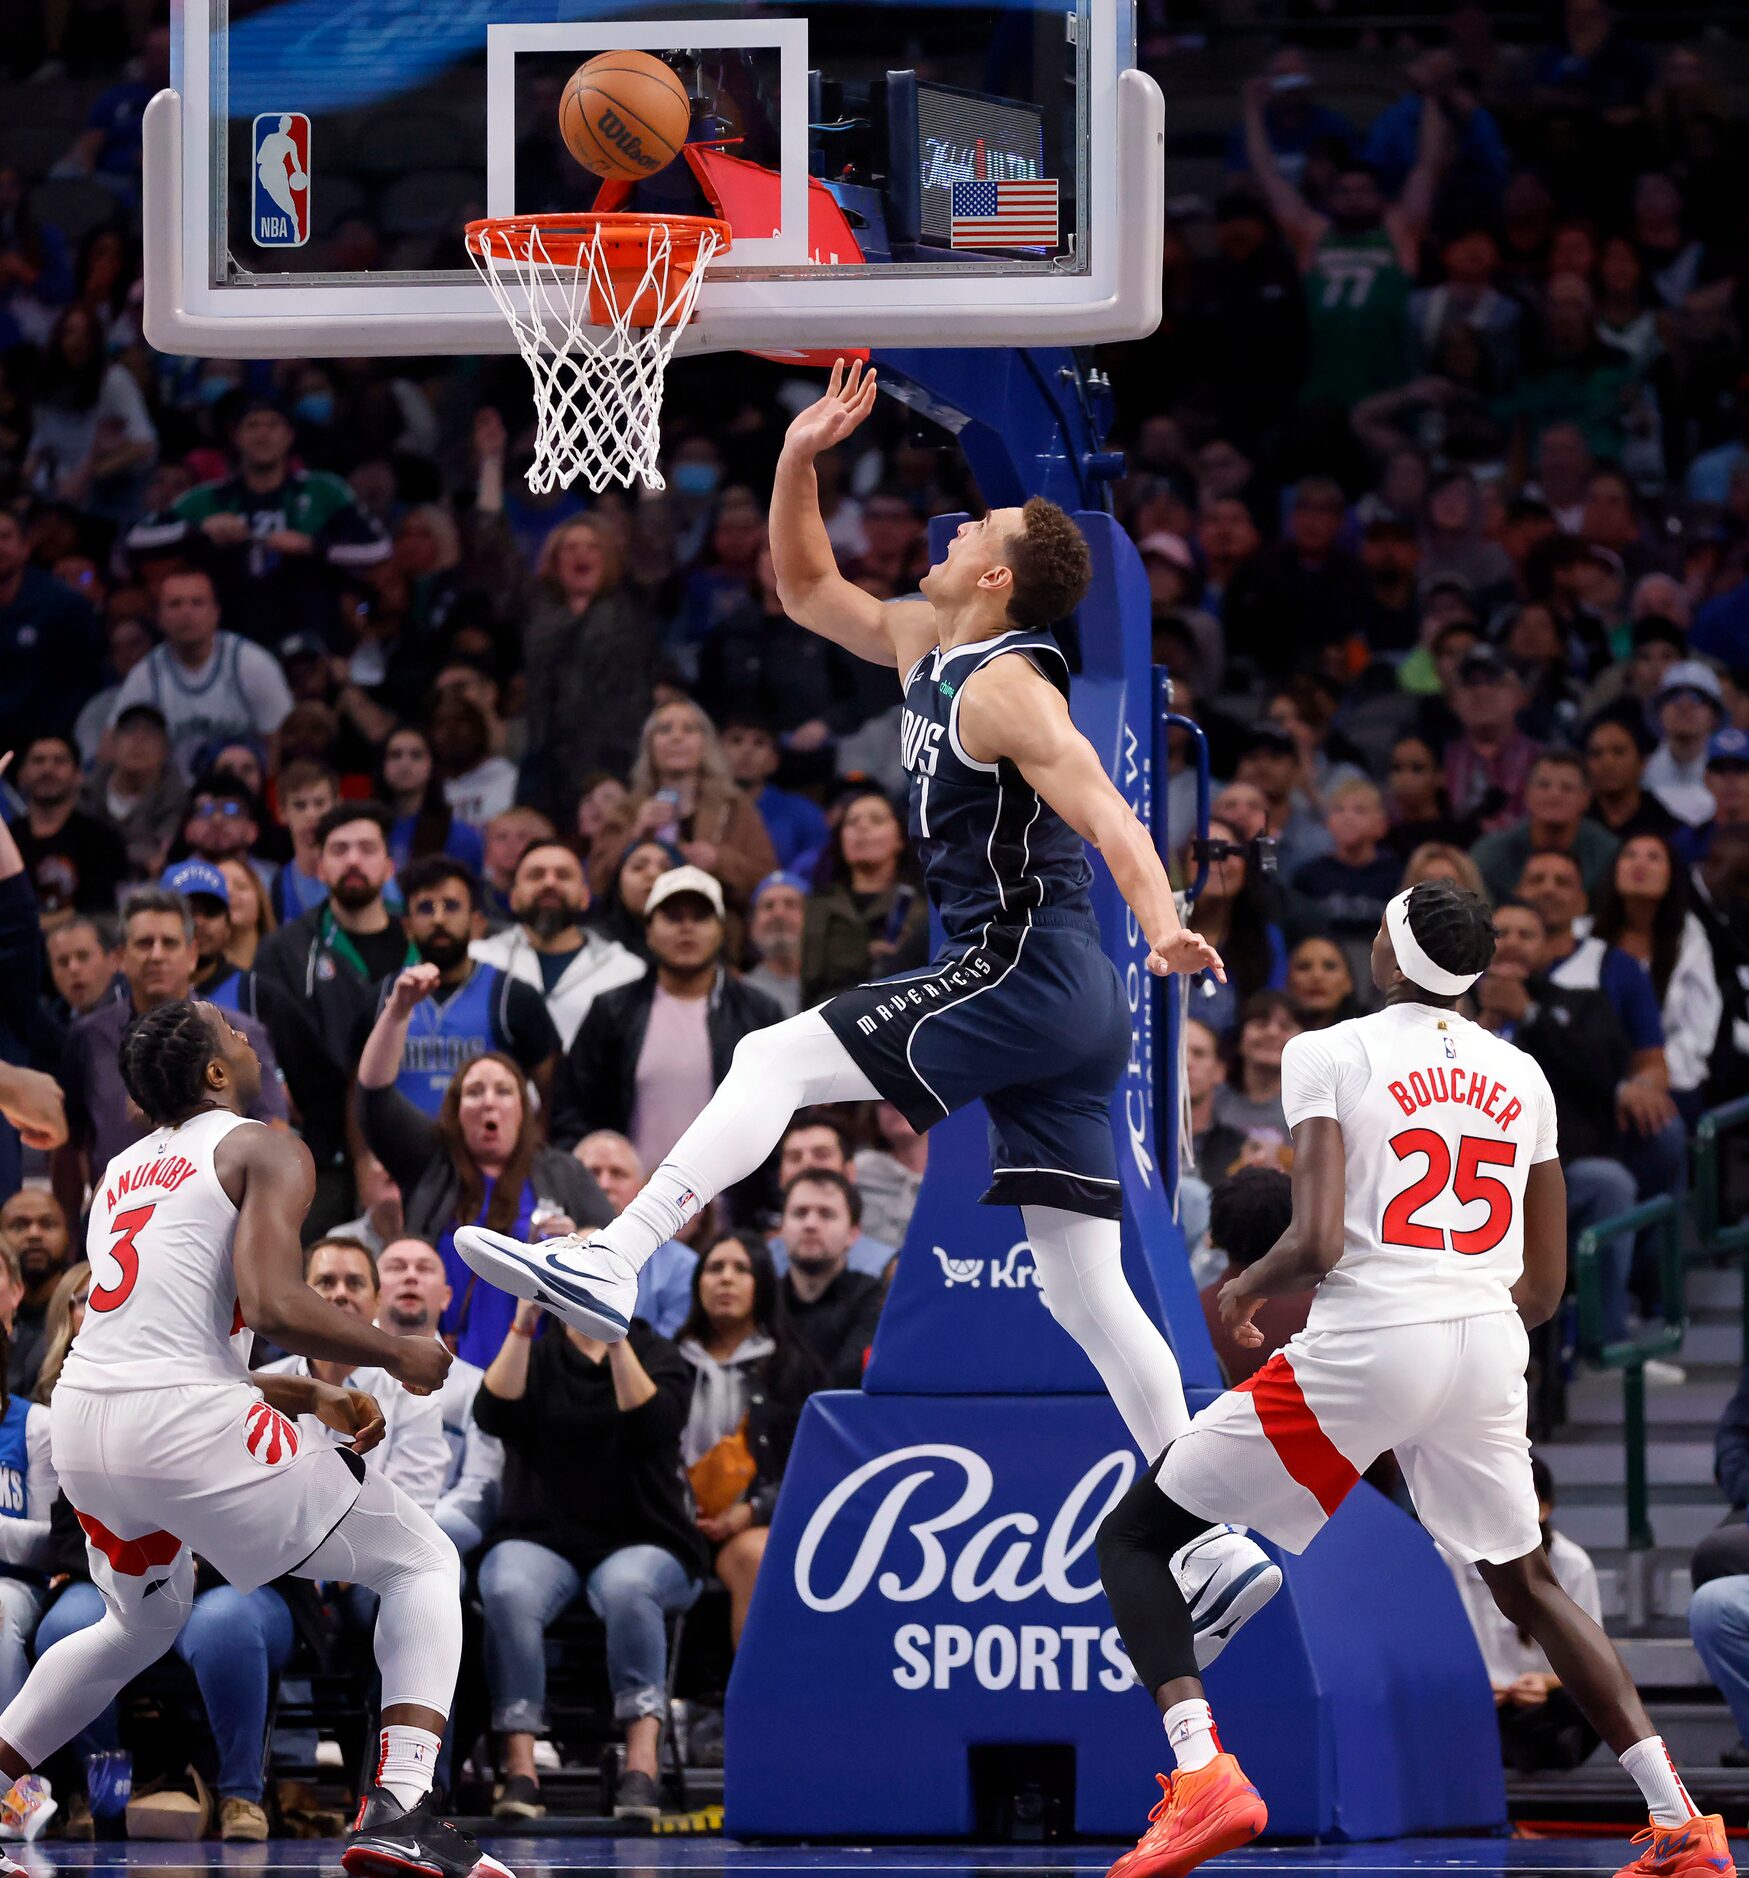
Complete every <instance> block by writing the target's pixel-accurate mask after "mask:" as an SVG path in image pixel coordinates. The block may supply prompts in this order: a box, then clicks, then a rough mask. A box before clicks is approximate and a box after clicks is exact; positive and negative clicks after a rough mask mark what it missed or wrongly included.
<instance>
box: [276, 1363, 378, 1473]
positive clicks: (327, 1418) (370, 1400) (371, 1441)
mask: <svg viewBox="0 0 1749 1878" xmlns="http://www.w3.org/2000/svg"><path fill="white" fill-rule="evenodd" d="M254 1380H255V1386H256V1388H257V1389H259V1390H260V1391H261V1396H262V1400H263V1401H264V1402H266V1403H267V1405H268V1406H269V1407H270V1408H276V1409H278V1410H279V1412H280V1413H281V1414H282V1415H314V1416H315V1418H316V1419H317V1421H319V1422H321V1423H322V1425H323V1426H324V1427H326V1428H332V1429H333V1430H334V1432H335V1433H336V1434H337V1435H345V1436H347V1437H348V1440H347V1445H348V1446H349V1447H350V1448H351V1449H352V1451H353V1453H354V1454H368V1453H369V1452H370V1451H371V1449H372V1448H374V1447H375V1446H376V1445H377V1444H378V1443H379V1442H380V1441H381V1440H382V1438H383V1435H384V1432H385V1427H384V1422H383V1412H382V1410H381V1408H380V1407H378V1405H377V1399H376V1397H375V1396H374V1395H371V1394H370V1393H369V1392H368V1391H367V1390H364V1389H346V1388H342V1387H341V1386H340V1385H339V1384H338V1383H332V1382H323V1381H322V1380H321V1379H320V1378H319V1377H316V1376H264V1375H260V1374H257V1375H256V1377H255V1379H254Z"/></svg>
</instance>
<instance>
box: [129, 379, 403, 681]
mask: <svg viewBox="0 0 1749 1878" xmlns="http://www.w3.org/2000/svg"><path fill="white" fill-rule="evenodd" d="M310 395H312V396H316V395H318V394H317V393H315V392H314V391H312V392H311V394H310ZM297 421H298V422H303V421H306V420H304V419H298V420H297ZM231 442H232V446H233V448H234V450H235V452H236V459H237V473H236V475H234V476H226V477H222V478H220V479H219V480H218V481H216V482H210V483H201V484H200V485H199V486H198V487H196V488H194V489H191V490H190V491H189V492H188V494H187V495H185V496H183V497H182V498H181V499H180V500H179V501H177V502H176V503H175V504H174V505H173V506H172V507H171V508H170V509H169V510H168V511H166V512H163V513H161V514H156V515H148V516H147V517H145V519H144V520H143V521H141V522H140V523H138V524H137V526H136V527H135V528H134V529H133V530H132V531H131V532H130V534H129V535H128V538H127V545H128V547H129V549H130V550H133V551H136V552H137V551H139V550H141V549H150V550H153V551H155V552H160V553H162V552H164V551H166V550H167V549H168V550H175V549H186V550H187V551H188V552H191V553H193V552H198V553H200V555H201V556H202V560H203V564H205V565H209V566H210V567H211V568H212V570H213V575H214V579H215V581H216V584H217V586H218V590H219V599H220V603H221V605H222V607H223V609H224V611H225V613H226V614H227V616H228V617H230V618H231V619H233V620H235V621H237V622H238V626H239V630H240V631H242V632H244V633H246V634H247V635H248V636H249V637H250V638H251V639H253V640H255V641H256V642H257V643H258V644H261V645H269V646H272V645H277V644H278V643H279V642H280V640H282V639H284V638H286V637H287V636H288V635H289V634H292V633H298V632H305V633H314V634H316V635H317V637H319V638H321V639H323V640H325V641H329V642H332V641H333V640H334V637H335V632H336V622H337V619H338V607H339V597H340V587H341V583H342V581H343V580H345V579H346V578H348V577H352V578H356V577H357V576H358V574H359V573H360V572H361V571H362V570H364V569H366V568H370V567H375V566H378V565H380V564H381V563H383V562H385V561H387V560H388V558H389V555H390V551H391V550H390V544H389V540H388V537H387V536H386V535H385V534H384V533H383V531H382V529H381V528H380V527H379V526H378V524H377V523H376V522H375V521H374V520H373V519H372V518H371V517H370V516H369V515H368V514H366V513H365V511H364V510H363V509H361V508H360V507H359V506H358V503H357V501H356V500H355V498H354V497H353V494H352V491H351V489H349V488H348V487H347V485H346V483H345V482H344V481H343V480H342V479H341V478H340V477H338V476H332V475H329V474H328V473H327V472H326V471H324V470H305V469H298V468H295V467H294V466H293V463H292V453H293V447H294V445H295V444H296V442H297V430H296V427H295V424H294V420H293V418H291V417H288V416H287V415H286V413H285V411H284V410H282V408H281V407H280V405H279V404H278V403H277V402H276V401H275V400H274V399H272V398H266V397H259V396H253V395H252V396H248V397H245V398H243V399H242V400H240V402H239V403H238V405H237V407H236V409H235V411H234V413H233V415H232V418H231Z"/></svg>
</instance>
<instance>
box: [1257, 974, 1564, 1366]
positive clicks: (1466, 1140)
mask: <svg viewBox="0 0 1749 1878" xmlns="http://www.w3.org/2000/svg"><path fill="white" fill-rule="evenodd" d="M1281 1100H1282V1107H1283V1109H1284V1110H1285V1111H1286V1114H1287V1122H1288V1126H1289V1127H1290V1128H1293V1127H1297V1126H1298V1124H1299V1123H1301V1122H1303V1121H1309V1120H1310V1119H1311V1118H1312V1117H1313V1116H1318V1115H1327V1116H1330V1117H1332V1118H1333V1119H1334V1120H1336V1121H1338V1122H1340V1123H1341V1124H1342V1144H1343V1148H1344V1150H1345V1152H1346V1159H1347V1199H1346V1202H1345V1205H1344V1230H1343V1250H1342V1258H1341V1260H1340V1262H1339V1263H1338V1264H1337V1265H1336V1267H1335V1269H1334V1270H1333V1271H1331V1272H1330V1273H1329V1274H1328V1275H1327V1276H1326V1278H1325V1279H1324V1282H1323V1283H1322V1284H1321V1285H1320V1286H1319V1287H1318V1292H1317V1297H1316V1299H1315V1301H1314V1302H1313V1305H1312V1310H1311V1315H1310V1317H1309V1319H1308V1321H1307V1328H1308V1329H1309V1330H1377V1329H1382V1328H1383V1327H1385V1326H1386V1325H1390V1324H1422V1323H1427V1322H1430V1321H1434V1320H1445V1319H1453V1318H1460V1317H1479V1316H1481V1315H1482V1314H1483V1313H1485V1312H1488V1311H1506V1310H1510V1309H1511V1308H1512V1298H1511V1289H1512V1286H1513V1285H1514V1284H1515V1283H1516V1282H1517V1280H1518V1278H1519V1276H1520V1275H1521V1273H1522V1272H1523V1270H1524V1185H1525V1181H1526V1180H1527V1179H1528V1178H1529V1175H1530V1170H1531V1167H1532V1165H1533V1164H1534V1163H1536V1162H1538V1161H1552V1160H1554V1159H1555V1153H1556V1151H1555V1101H1554V1097H1553V1096H1552V1095H1551V1094H1550V1092H1549V1085H1548V1082H1547V1080H1546V1079H1545V1077H1544V1076H1543V1073H1542V1071H1541V1069H1539V1068H1538V1067H1537V1065H1536V1064H1535V1063H1534V1062H1532V1061H1531V1059H1530V1058H1529V1057H1528V1056H1526V1055H1525V1054H1524V1052H1523V1051H1522V1050H1517V1049H1514V1048H1513V1046H1512V1045H1511V1044H1509V1043H1503V1042H1502V1041H1501V1040H1500V1039H1499V1038H1498V1037H1496V1036H1493V1035H1491V1034H1490V1033H1489V1032H1488V1031H1486V1030H1483V1029H1482V1028H1481V1026H1480V1025H1478V1024H1472V1023H1471V1022H1470V1021H1469V1020H1468V1019H1467V1018H1463V1017H1459V1016H1458V1015H1457V1014H1456V1013H1455V1012H1453V1011H1448V1010H1442V1009H1440V1008H1439V1007H1437V1006H1435V1005H1431V1004H1393V1005H1390V1006H1387V1007H1386V1009H1384V1010H1382V1011H1379V1012H1376V1013H1375V1014H1374V1015H1372V1016H1371V1017H1356V1018H1353V1019H1351V1020H1350V1021H1349V1022H1348V1023H1345V1024H1334V1025H1332V1026H1331V1027H1330V1029H1328V1030H1316V1031H1307V1032H1305V1033H1304V1034H1302V1035H1301V1036H1298V1037H1295V1038H1294V1039H1293V1040H1292V1041H1291V1042H1290V1043H1289V1044H1288V1046H1287V1048H1286V1049H1285V1050H1284V1051H1283V1052H1282V1057H1281Z"/></svg>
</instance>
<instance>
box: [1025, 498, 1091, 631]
mask: <svg viewBox="0 0 1749 1878" xmlns="http://www.w3.org/2000/svg"><path fill="white" fill-rule="evenodd" d="M1007 558H1008V566H1009V568H1010V569H1011V570H1012V572H1013V574H1014V585H1013V588H1012V590H1011V591H1010V593H1009V597H1008V617H1009V618H1010V619H1011V620H1012V621H1013V622H1014V623H1015V625H1016V626H1024V627H1027V628H1029V629H1031V630H1033V631H1037V630H1038V629H1039V628H1041V627H1045V626H1054V625H1056V624H1057V622H1058V621H1059V620H1064V619H1067V618H1068V617H1069V615H1070V614H1071V613H1073V612H1074V610H1075V609H1076V607H1078V606H1079V605H1080V604H1081V600H1082V597H1083V595H1085V593H1086V592H1087V589H1088V587H1089V585H1090V584H1091V583H1092V580H1093V557H1092V555H1091V554H1089V553H1088V551H1087V540H1086V537H1085V536H1084V535H1083V534H1082V533H1081V530H1080V529H1079V528H1078V527H1077V526H1076V525H1075V521H1074V518H1073V517H1072V516H1070V515H1069V514H1068V513H1067V512H1066V511H1064V510H1062V509H1060V508H1058V507H1057V505H1056V504H1055V503H1054V502H1047V501H1046V500H1045V498H1044V497H1043V496H1032V497H1029V498H1028V500H1027V503H1026V506H1025V507H1024V508H1023V509H1022V510H1021V511H1020V530H1019V532H1018V533H1017V534H1015V535H1013V536H1011V537H1010V539H1009V543H1008V553H1007Z"/></svg>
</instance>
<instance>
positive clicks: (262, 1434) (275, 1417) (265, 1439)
mask: <svg viewBox="0 0 1749 1878" xmlns="http://www.w3.org/2000/svg"><path fill="white" fill-rule="evenodd" d="M243 1445H244V1447H246V1448H247V1449H248V1450H249V1458H250V1459H251V1460H252V1461H256V1462H259V1463H260V1465H261V1466H263V1467H277V1466H278V1465H279V1464H280V1462H281V1461H289V1460H290V1459H291V1458H292V1457H293V1455H295V1454H296V1453H297V1451H298V1431H297V1425H296V1424H295V1423H294V1422H291V1421H288V1420H287V1419H286V1417H285V1416H283V1415H282V1414H280V1412H279V1410H278V1409H275V1408H269V1407H268V1405H267V1404H266V1403H265V1402H257V1403H256V1404H255V1405H254V1406H253V1407H252V1408H251V1409H250V1410H249V1413H248V1414H247V1415H245V1416H244V1417H243Z"/></svg>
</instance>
